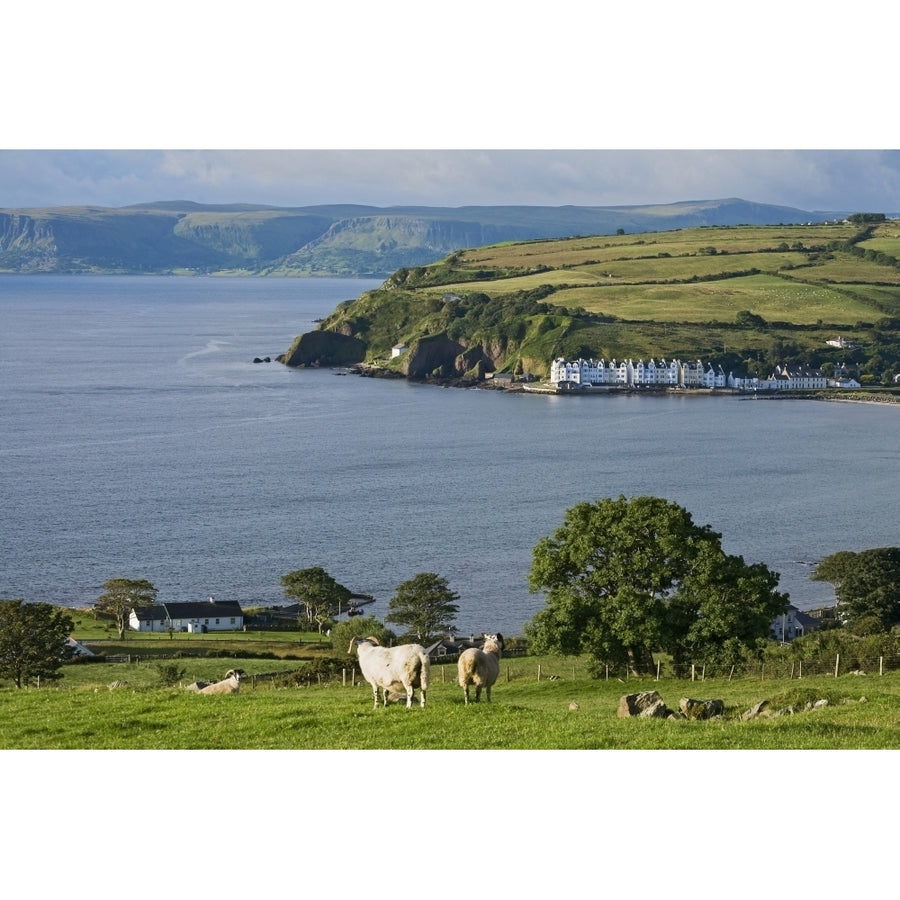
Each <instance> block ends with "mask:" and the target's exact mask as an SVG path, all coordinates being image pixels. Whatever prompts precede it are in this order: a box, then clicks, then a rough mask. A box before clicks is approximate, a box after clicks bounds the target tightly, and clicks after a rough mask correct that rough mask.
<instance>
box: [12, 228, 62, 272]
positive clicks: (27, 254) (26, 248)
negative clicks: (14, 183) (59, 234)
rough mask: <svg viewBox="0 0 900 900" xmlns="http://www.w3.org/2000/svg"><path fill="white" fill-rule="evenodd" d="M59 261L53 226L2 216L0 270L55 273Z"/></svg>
mask: <svg viewBox="0 0 900 900" xmlns="http://www.w3.org/2000/svg"><path fill="white" fill-rule="evenodd" d="M56 258H57V246H56V238H55V236H54V233H53V226H52V224H51V223H50V222H48V221H45V220H43V219H36V218H34V217H32V216H29V215H24V214H21V213H0V269H8V270H13V271H17V272H52V271H53V270H54V269H55V267H56Z"/></svg>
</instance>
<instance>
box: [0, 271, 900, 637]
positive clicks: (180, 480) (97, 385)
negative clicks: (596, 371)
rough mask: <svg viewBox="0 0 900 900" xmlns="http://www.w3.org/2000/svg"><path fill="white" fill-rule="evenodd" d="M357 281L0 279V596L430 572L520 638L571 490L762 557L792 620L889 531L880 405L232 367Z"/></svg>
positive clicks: (197, 592)
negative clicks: (827, 577) (300, 572)
mask: <svg viewBox="0 0 900 900" xmlns="http://www.w3.org/2000/svg"><path fill="white" fill-rule="evenodd" d="M377 283H378V282H375V281H366V280H339V279H248V278H168V277H145V278H141V277H131V276H127V277H93V276H77V277H67V276H4V277H2V278H0V319H2V323H3V328H2V329H0V367H2V375H3V389H2V395H3V403H2V407H0V429H2V434H3V442H2V445H0V463H2V465H0V515H2V519H0V520H2V522H3V528H2V531H0V559H2V563H0V565H2V572H0V593H2V595H3V596H5V597H24V598H25V599H26V600H32V601H48V602H52V603H60V604H64V605H67V606H71V607H80V606H87V605H90V604H91V603H92V602H93V600H95V599H96V597H97V596H98V595H99V593H101V591H102V584H103V582H104V581H105V580H106V579H108V578H112V577H124V578H146V579H148V580H150V581H151V582H152V583H153V584H154V585H155V586H156V587H157V588H158V589H159V596H160V599H166V600H172V601H184V600H200V599H205V598H206V597H207V596H208V595H210V594H213V595H215V596H216V597H217V598H220V599H223V600H224V599H229V600H232V599H233V600H238V601H239V602H240V603H241V604H242V606H254V605H269V604H277V603H280V602H282V601H283V599H284V598H283V593H282V588H281V585H280V577H281V575H283V574H285V573H286V572H289V571H292V570H294V569H297V568H303V567H308V566H322V567H323V568H324V569H326V571H328V572H329V574H331V575H332V576H333V577H334V578H336V579H337V580H338V581H339V582H341V583H342V584H344V585H346V586H347V587H349V588H350V589H351V590H352V591H355V592H360V593H368V594H372V595H373V596H374V597H375V598H376V602H375V604H373V606H372V607H370V609H371V611H372V612H373V614H374V615H376V616H378V617H383V616H384V615H386V613H387V606H388V602H389V600H390V598H391V596H392V594H393V591H394V588H395V587H396V585H397V584H399V583H400V582H401V581H404V580H407V579H409V578H411V577H413V576H414V575H415V574H417V573H419V572H426V571H430V572H436V573H438V574H440V575H441V576H443V577H445V578H447V579H448V582H449V584H450V586H451V588H452V589H454V590H455V591H457V592H458V593H459V595H460V600H459V607H460V612H459V617H458V621H457V627H458V630H459V632H460V633H462V634H468V633H470V632H480V631H482V630H488V631H501V632H503V633H504V634H508V635H515V634H521V633H522V629H523V626H524V623H525V622H527V621H528V620H529V619H530V618H531V617H532V616H533V615H534V613H535V612H536V611H537V610H538V609H539V608H540V606H541V604H542V598H541V597H540V596H537V595H532V594H530V593H529V591H528V587H527V582H526V574H527V571H528V568H529V566H530V563H531V550H532V548H533V546H534V544H535V543H536V542H537V541H538V540H539V539H540V538H541V537H543V536H544V535H547V534H550V533H552V531H553V530H555V529H556V528H557V526H558V525H560V524H561V522H562V519H563V515H564V513H565V510H566V509H567V508H568V507H570V506H572V505H574V504H575V503H578V502H580V501H582V500H588V501H592V500H596V499H599V498H601V497H606V496H613V497H614V496H618V495H619V494H624V495H626V496H637V495H641V494H650V495H656V496H661V497H665V498H667V499H669V500H672V501H674V502H677V503H679V504H680V505H682V506H684V507H685V508H686V509H687V510H688V511H689V512H690V513H691V514H692V516H693V517H694V520H695V521H696V522H698V523H699V524H709V525H711V526H712V528H713V529H714V530H716V531H719V532H721V533H722V535H723V546H724V548H725V550H726V551H727V552H729V553H734V554H740V555H742V556H743V557H744V558H745V560H747V561H748V562H756V561H760V562H764V563H766V565H768V566H769V567H770V568H772V569H774V570H775V571H777V572H779V573H780V574H781V584H780V588H781V589H782V590H785V591H787V592H789V594H790V596H791V600H792V602H793V603H794V604H795V605H797V606H798V607H800V608H801V609H809V608H813V607H816V606H822V605H826V604H828V603H830V602H832V601H833V592H832V590H831V588H830V586H829V585H827V584H820V583H813V582H810V580H809V574H810V572H811V569H812V566H814V565H815V563H816V562H817V561H818V560H820V559H821V558H822V557H823V556H826V555H828V554H830V553H834V552H836V551H838V550H863V549H868V548H874V547H881V546H893V545H895V544H896V543H897V512H896V511H897V508H898V493H900V491H898V488H897V479H896V471H897V464H898V460H900V450H898V440H897V438H898V436H900V413H898V410H897V408H896V405H887V404H884V405H883V404H855V403H813V402H806V401H792V400H782V401H777V402H773V401H766V400H753V399H751V398H745V397H739V396H732V395H728V394H723V395H722V396H717V397H704V398H702V399H700V398H696V397H679V396H671V395H667V396H635V395H622V396H609V397H603V398H602V399H601V400H599V401H598V400H596V399H595V400H590V401H588V400H583V399H581V398H578V397H554V396H546V395H531V394H525V393H511V392H504V391H486V390H473V389H470V390H455V389H442V388H439V387H434V386H425V385H419V384H412V383H408V382H405V381H397V380H381V379H371V378H359V377H354V376H349V377H335V376H336V375H337V374H339V372H337V371H333V370H327V369H308V370H296V369H289V368H286V367H284V366H282V365H280V364H278V363H277V362H274V361H272V362H268V363H265V362H264V363H255V362H253V360H254V358H265V357H269V358H270V359H271V360H274V357H275V356H276V355H277V354H278V353H281V352H283V351H284V350H286V349H287V347H288V346H289V345H290V343H291V341H292V340H293V338H294V337H295V335H297V334H300V333H302V332H305V331H309V330H311V329H312V328H314V327H315V320H316V319H317V318H321V317H323V316H326V315H327V314H328V313H330V312H331V311H332V310H333V309H334V307H335V306H336V305H337V303H339V302H340V301H342V300H346V299H351V298H354V297H356V296H358V295H359V294H360V293H362V292H363V291H365V290H367V289H370V288H373V287H375V286H377Z"/></svg>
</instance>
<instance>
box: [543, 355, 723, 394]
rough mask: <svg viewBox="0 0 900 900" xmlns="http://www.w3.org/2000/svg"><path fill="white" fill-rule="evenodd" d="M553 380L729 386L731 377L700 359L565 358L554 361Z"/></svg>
mask: <svg viewBox="0 0 900 900" xmlns="http://www.w3.org/2000/svg"><path fill="white" fill-rule="evenodd" d="M550 381H551V382H552V383H553V384H560V383H562V382H568V383H570V384H580V385H588V384H590V385H620V386H625V387H631V386H633V385H663V386H667V387H698V388H717V387H726V383H727V379H726V377H725V372H724V371H723V370H722V367H721V366H719V367H718V369H713V367H712V364H710V365H709V366H708V367H706V368H704V365H703V363H702V362H701V361H700V360H699V359H698V360H696V361H695V362H688V363H682V362H681V361H680V360H677V359H673V360H670V361H669V362H666V360H665V359H661V360H659V362H657V361H656V360H654V359H651V360H650V361H649V362H647V363H645V362H644V360H642V359H640V360H638V361H637V362H634V361H633V360H631V359H627V360H625V361H623V362H617V361H616V360H612V361H611V362H607V361H605V360H602V359H576V360H567V359H563V358H562V357H560V358H558V359H554V360H553V362H552V363H551V364H550Z"/></svg>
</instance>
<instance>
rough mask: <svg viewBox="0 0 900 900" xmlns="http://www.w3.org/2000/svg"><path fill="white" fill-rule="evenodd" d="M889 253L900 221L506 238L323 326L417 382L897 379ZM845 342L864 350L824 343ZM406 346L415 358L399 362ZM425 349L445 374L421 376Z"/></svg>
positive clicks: (401, 276)
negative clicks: (789, 367) (655, 371)
mask: <svg viewBox="0 0 900 900" xmlns="http://www.w3.org/2000/svg"><path fill="white" fill-rule="evenodd" d="M891 250H895V251H897V253H898V256H900V221H896V220H888V221H887V222H884V223H881V224H878V225H875V226H867V227H863V226H856V225H851V224H831V225H824V224H823V225H796V226H784V225H778V226H765V227H761V226H730V227H704V228H694V229H681V230H676V231H669V232H652V233H645V234H640V235H634V234H622V235H615V236H601V237H577V238H570V239H565V240H541V241H520V242H504V243H499V244H494V245H491V246H486V247H481V248H477V249H470V250H461V251H458V252H455V253H453V254H451V255H449V256H447V257H445V258H444V259H442V260H440V261H439V262H436V263H433V264H431V265H428V266H421V267H415V268H402V269H399V270H398V271H397V272H395V273H394V274H393V275H392V276H391V278H390V279H389V280H388V281H387V282H386V283H385V285H384V286H383V287H382V288H381V289H379V290H377V291H373V292H370V293H368V294H366V295H364V296H362V297H360V298H358V299H357V300H355V301H352V302H349V303H346V304H343V305H342V306H340V307H339V308H338V309H337V310H335V312H334V313H333V314H332V315H331V316H330V317H328V318H327V319H326V320H325V321H324V322H323V323H321V325H320V329H319V330H320V331H324V332H333V333H339V334H340V335H342V336H344V337H353V338H355V339H357V340H358V341H361V342H362V344H363V345H364V346H365V361H367V362H369V363H379V364H380V365H381V366H382V367H384V368H386V369H392V370H396V371H398V372H400V373H402V374H405V375H411V376H414V377H419V376H428V375H434V376H437V377H460V376H465V375H466V374H470V375H471V374H473V373H475V372H476V370H477V369H478V367H479V366H480V367H481V368H482V369H484V368H487V369H490V368H493V369H495V370H498V371H504V370H506V371H511V372H515V371H519V372H525V373H531V374H533V375H536V376H544V375H546V373H547V370H548V368H549V363H550V361H551V360H552V358H553V357H554V356H560V355H561V356H567V357H577V356H598V357H599V356H603V357H606V358H618V359H622V358H625V357H633V358H635V359H637V358H645V359H646V358H647V357H649V356H653V357H666V358H671V357H679V358H682V359H685V358H687V359H691V358H697V357H700V358H703V359H704V360H709V361H713V362H716V363H721V364H722V365H723V368H725V369H726V371H729V370H734V371H745V372H749V373H750V374H758V375H763V376H766V375H768V374H769V373H770V372H771V370H772V368H773V367H774V366H775V365H776V364H779V363H810V364H812V365H816V366H820V365H823V364H826V363H830V364H833V365H840V364H842V363H843V364H848V363H849V364H855V365H858V366H859V368H860V373H861V374H863V375H867V376H869V377H868V379H867V380H869V381H873V382H875V383H878V382H881V381H882V380H883V379H886V378H887V377H888V376H889V375H890V374H893V373H894V372H897V371H900V263H898V261H897V260H898V256H894V255H893V254H892V253H891V252H890V251H891ZM838 336H842V337H844V338H845V339H846V340H848V341H851V342H852V343H854V344H856V345H858V346H857V347H856V348H854V349H851V350H848V349H838V348H832V347H829V346H828V345H827V344H826V341H827V340H829V339H833V338H836V337H838ZM442 341H443V344H441V346H442V347H443V349H444V351H445V352H444V355H443V356H439V355H438V354H437V353H436V351H435V349H434V348H435V346H437V345H438V344H440V343H441V342H442ZM399 343H405V344H406V345H407V346H408V347H409V348H410V352H409V353H408V354H405V355H404V356H402V357H398V358H396V359H391V347H393V346H394V345H396V344H399ZM426 345H427V346H428V347H430V348H431V349H430V350H429V352H428V353H425V354H424V358H425V359H426V365H427V364H430V363H432V362H434V363H435V365H434V366H433V367H432V368H431V369H426V370H423V369H422V368H421V366H420V365H419V363H420V362H421V359H422V358H423V357H422V354H421V353H418V352H417V351H419V350H420V349H422V348H424V347H426ZM296 349H297V342H295V345H294V347H293V348H292V351H291V352H289V353H288V355H287V359H288V361H290V359H291V356H292V352H293V351H295V350H296ZM454 351H455V353H454ZM448 354H453V355H448ZM417 360H418V362H417ZM417 366H418V368H417Z"/></svg>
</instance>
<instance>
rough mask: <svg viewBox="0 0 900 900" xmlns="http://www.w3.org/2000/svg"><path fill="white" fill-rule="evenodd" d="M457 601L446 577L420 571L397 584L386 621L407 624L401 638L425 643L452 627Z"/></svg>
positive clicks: (457, 596) (457, 610) (456, 610)
mask: <svg viewBox="0 0 900 900" xmlns="http://www.w3.org/2000/svg"><path fill="white" fill-rule="evenodd" d="M457 600H459V594H457V593H456V592H455V591H452V590H451V589H450V585H449V584H448V582H447V579H446V578H442V577H441V576H440V575H436V574H435V573H434V572H420V573H419V574H418V575H416V576H415V577H414V578H411V579H410V580H409V581H404V582H402V583H401V584H398V585H397V587H396V589H395V592H394V596H393V597H392V598H391V601H390V604H389V605H388V609H389V613H388V615H387V616H386V617H385V621H386V622H393V623H394V624H395V625H403V626H406V628H407V632H406V634H405V635H403V636H402V637H407V638H411V639H413V640H415V641H417V642H418V643H420V644H427V643H429V642H430V641H431V640H432V639H433V638H435V637H437V636H438V635H441V634H444V633H445V632H448V631H450V630H451V629H452V627H453V623H454V621H455V619H456V614H457V613H458V612H459V606H458V605H457V602H456V601H457Z"/></svg>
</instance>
